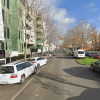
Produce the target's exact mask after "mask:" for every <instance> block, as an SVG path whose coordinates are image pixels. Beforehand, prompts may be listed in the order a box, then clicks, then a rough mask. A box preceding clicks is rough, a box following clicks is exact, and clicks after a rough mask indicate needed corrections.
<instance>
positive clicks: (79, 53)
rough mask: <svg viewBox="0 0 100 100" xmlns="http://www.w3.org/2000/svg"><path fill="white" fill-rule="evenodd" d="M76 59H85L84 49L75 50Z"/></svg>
mask: <svg viewBox="0 0 100 100" xmlns="http://www.w3.org/2000/svg"><path fill="white" fill-rule="evenodd" d="M74 57H76V58H85V51H84V50H82V49H79V50H75V52H74Z"/></svg>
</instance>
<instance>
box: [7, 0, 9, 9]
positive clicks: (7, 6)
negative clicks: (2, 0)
mask: <svg viewBox="0 0 100 100" xmlns="http://www.w3.org/2000/svg"><path fill="white" fill-rule="evenodd" d="M7 8H8V9H9V0H7Z"/></svg>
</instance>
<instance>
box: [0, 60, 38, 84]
mask: <svg viewBox="0 0 100 100" xmlns="http://www.w3.org/2000/svg"><path fill="white" fill-rule="evenodd" d="M36 72H37V68H36V66H35V65H33V64H31V63H29V62H28V61H26V62H13V63H9V64H5V65H2V66H0V84H14V83H24V81H25V78H27V77H28V76H29V75H30V74H32V73H36Z"/></svg>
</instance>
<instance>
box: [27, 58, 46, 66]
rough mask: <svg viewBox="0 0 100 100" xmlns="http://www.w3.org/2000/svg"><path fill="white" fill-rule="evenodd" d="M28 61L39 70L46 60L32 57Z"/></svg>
mask: <svg viewBox="0 0 100 100" xmlns="http://www.w3.org/2000/svg"><path fill="white" fill-rule="evenodd" d="M28 61H30V63H31V64H35V65H36V66H37V68H39V67H40V66H42V65H45V64H47V62H48V60H47V59H45V58H43V57H33V58H29V59H28Z"/></svg>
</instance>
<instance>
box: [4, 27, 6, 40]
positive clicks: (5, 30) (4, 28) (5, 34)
mask: <svg viewBox="0 0 100 100" xmlns="http://www.w3.org/2000/svg"><path fill="white" fill-rule="evenodd" d="M4 38H6V27H4Z"/></svg>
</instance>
